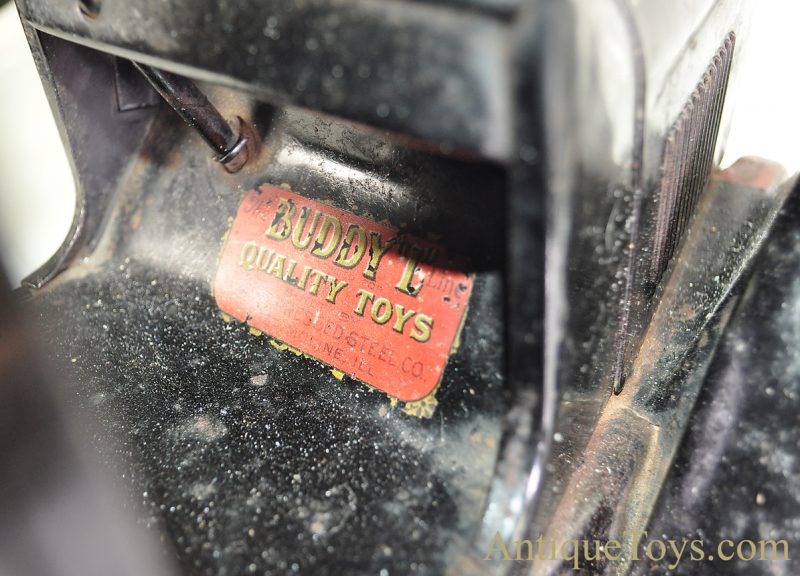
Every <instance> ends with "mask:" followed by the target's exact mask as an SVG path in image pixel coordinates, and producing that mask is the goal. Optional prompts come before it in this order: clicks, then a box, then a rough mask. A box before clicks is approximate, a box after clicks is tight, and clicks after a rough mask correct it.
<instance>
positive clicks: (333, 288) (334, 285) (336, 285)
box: [326, 275, 347, 304]
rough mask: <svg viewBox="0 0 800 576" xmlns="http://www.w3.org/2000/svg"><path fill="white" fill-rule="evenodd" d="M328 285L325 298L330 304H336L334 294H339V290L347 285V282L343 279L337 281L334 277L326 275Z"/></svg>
mask: <svg viewBox="0 0 800 576" xmlns="http://www.w3.org/2000/svg"><path fill="white" fill-rule="evenodd" d="M328 285H329V286H330V287H329V288H328V297H327V298H326V300H327V301H328V302H330V303H331V304H336V296H337V294H339V292H341V291H342V289H343V288H344V287H345V286H347V282H345V281H344V280H341V281H339V282H337V281H336V278H334V277H333V276H330V275H328Z"/></svg>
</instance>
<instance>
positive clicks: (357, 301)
mask: <svg viewBox="0 0 800 576" xmlns="http://www.w3.org/2000/svg"><path fill="white" fill-rule="evenodd" d="M471 290H472V278H471V276H469V275H467V274H465V273H463V272H459V271H456V270H455V269H454V267H453V265H452V263H451V262H449V261H448V260H447V257H446V255H445V254H444V250H443V249H442V248H441V247H439V246H437V245H435V244H432V243H431V242H427V241H424V240H419V239H417V238H414V237H412V236H409V235H407V234H402V233H399V232H397V231H396V230H393V229H392V228H390V227H388V226H385V225H383V224H378V223H376V222H373V221H371V220H368V219H366V218H362V217H359V216H355V215H353V214H350V213H348V212H345V211H343V210H339V209H338V208H334V207H332V206H329V205H327V204H323V203H321V202H318V201H315V200H309V199H308V198H304V197H303V196H299V195H297V194H293V193H291V192H287V191H285V190H282V189H280V188H275V187H272V186H261V187H260V188H259V189H258V190H254V191H252V192H250V193H249V194H248V195H247V196H246V197H245V199H244V201H243V202H242V204H241V206H240V207H239V212H238V213H237V215H236V219H235V220H234V222H233V227H232V228H231V231H230V233H229V235H228V239H227V243H226V245H225V249H224V251H223V254H222V259H221V261H220V264H219V269H218V270H217V276H216V280H215V286H214V295H215V298H216V300H217V305H218V306H219V307H220V308H221V309H222V311H223V312H225V313H227V314H229V315H231V316H233V317H234V318H237V319H239V320H241V321H243V322H246V323H247V324H248V325H250V326H252V327H254V328H257V329H258V330H261V331H263V332H265V333H266V334H268V335H270V336H272V337H274V338H276V339H278V340H281V341H283V342H285V343H286V344H289V345H290V346H293V347H295V348H298V349H299V350H301V351H303V352H305V353H306V354H309V355H311V356H314V357H315V358H318V359H319V360H322V361H323V362H325V363H327V364H330V365H331V366H333V367H334V368H336V369H338V370H340V371H341V372H344V373H346V374H349V375H351V376H353V377H354V378H357V379H358V380H361V381H362V382H365V383H367V384H369V385H371V386H374V387H376V388H379V389H380V390H383V391H384V392H386V393H387V394H390V395H391V396H394V397H396V398H399V399H400V400H404V401H412V400H419V399H421V398H424V397H425V396H427V395H428V394H430V393H431V392H432V391H433V390H434V389H435V388H436V386H437V384H438V383H439V380H440V379H441V377H442V373H443V372H444V367H445V364H446V363H447V359H448V356H449V355H450V352H451V349H452V346H453V342H454V340H455V337H456V334H457V332H458V330H459V328H460V326H461V322H462V318H463V316H464V313H465V311H466V307H467V301H468V300H469V296H470V292H471Z"/></svg>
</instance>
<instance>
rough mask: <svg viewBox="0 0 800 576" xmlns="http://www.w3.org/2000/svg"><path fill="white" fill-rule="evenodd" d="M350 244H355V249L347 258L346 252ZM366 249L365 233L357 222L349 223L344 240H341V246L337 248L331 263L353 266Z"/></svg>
mask: <svg viewBox="0 0 800 576" xmlns="http://www.w3.org/2000/svg"><path fill="white" fill-rule="evenodd" d="M354 241H355V244H354ZM351 246H355V249H354V250H353V253H352V254H351V255H350V257H349V258H348V257H347V253H348V252H349V251H350V247H351ZM366 251H367V233H366V232H364V229H363V228H362V227H361V226H359V225H358V224H350V227H349V228H348V229H347V234H345V237H344V242H342V247H341V248H339V253H338V254H337V255H336V259H335V260H334V261H333V263H334V264H336V265H337V266H341V267H342V268H355V267H356V266H357V265H358V263H359V262H361V258H363V257H364V252H366Z"/></svg>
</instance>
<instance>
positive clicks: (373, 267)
mask: <svg viewBox="0 0 800 576" xmlns="http://www.w3.org/2000/svg"><path fill="white" fill-rule="evenodd" d="M369 239H370V242H369V262H367V268H366V270H364V277H365V278H368V279H370V280H375V274H377V272H378V264H380V263H381V259H382V258H383V256H384V254H386V252H387V251H388V250H389V249H390V248H391V247H392V246H394V245H395V242H397V238H389V239H388V240H387V241H386V243H385V244H382V243H381V235H380V234H378V233H377V232H370V233H369Z"/></svg>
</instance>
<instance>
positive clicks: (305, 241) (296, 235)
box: [292, 206, 320, 250]
mask: <svg viewBox="0 0 800 576" xmlns="http://www.w3.org/2000/svg"><path fill="white" fill-rule="evenodd" d="M310 212H311V208H307V207H305V206H303V207H302V208H300V215H299V216H298V217H297V222H295V223H294V230H292V244H294V247H295V248H297V249H298V250H305V249H306V248H307V247H308V245H309V243H310V242H311V237H312V236H313V235H314V232H315V231H316V229H317V222H318V221H319V215H320V213H319V210H315V211H314V218H313V219H312V220H311V226H309V227H308V232H306V234H305V237H303V236H302V234H303V229H304V228H305V226H306V220H308V214H309V213H310Z"/></svg>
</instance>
